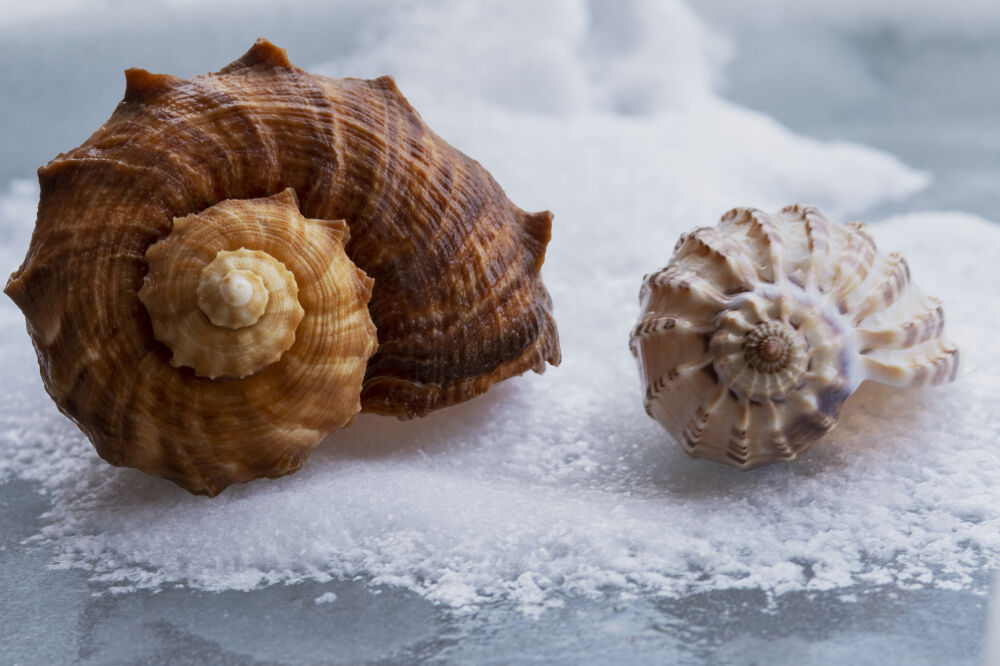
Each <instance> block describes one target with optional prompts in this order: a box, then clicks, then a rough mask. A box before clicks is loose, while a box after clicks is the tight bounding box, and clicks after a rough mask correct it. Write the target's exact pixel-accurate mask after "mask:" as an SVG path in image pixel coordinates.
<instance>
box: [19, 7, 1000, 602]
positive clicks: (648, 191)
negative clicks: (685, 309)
mask: <svg viewBox="0 0 1000 666" xmlns="http://www.w3.org/2000/svg"><path fill="white" fill-rule="evenodd" d="M499 7H502V9H498V8H499ZM529 7H530V8H531V9H530V11H531V14H530V19H531V20H527V18H528V17H529V14H528V12H529ZM586 7H587V5H586V4H585V3H582V2H572V1H568V0H567V1H565V2H558V3H543V4H539V3H527V2H524V3H522V2H514V3H503V4H502V5H500V4H497V5H485V6H481V5H472V4H470V3H453V4H445V5H441V6H438V7H434V8H431V9H430V10H425V9H420V10H418V9H411V10H408V11H405V12H399V13H397V14H396V15H394V18H393V19H392V21H390V22H388V23H386V24H385V25H381V26H380V27H379V28H378V29H377V30H373V31H372V33H371V35H369V37H368V38H367V43H366V44H365V48H364V51H363V54H364V55H362V54H361V53H354V54H350V55H348V56H344V57H340V58H338V59H336V60H333V61H330V62H327V63H324V64H322V65H319V66H317V67H315V68H314V69H316V70H321V71H324V72H326V73H330V74H337V75H342V74H347V73H351V74H358V75H373V74H381V73H385V72H393V73H395V74H396V76H397V80H398V82H399V84H400V87H401V89H402V90H403V91H404V93H406V94H407V95H408V96H409V97H410V99H411V101H412V102H413V103H414V105H415V106H416V107H417V108H418V109H419V110H420V111H421V113H422V114H423V116H424V118H425V119H426V120H427V121H428V123H429V124H430V125H431V126H432V127H433V128H434V129H435V130H436V131H437V132H438V133H439V134H441V135H442V136H443V137H444V138H445V139H447V140H449V141H451V142H452V143H454V144H455V145H456V146H458V147H459V148H461V149H462V150H463V151H465V152H467V153H468V154H470V155H472V156H474V157H475V158H476V159H478V160H480V161H481V162H482V163H483V164H484V165H485V166H486V167H487V168H488V169H490V170H491V172H492V173H493V174H494V176H495V177H496V178H497V179H498V180H499V181H500V182H501V183H502V184H503V185H504V187H505V189H506V191H507V193H508V194H509V195H510V197H511V199H512V200H513V201H514V202H516V203H517V204H518V205H520V206H522V207H524V208H527V209H530V210H540V209H544V208H548V209H551V210H552V211H553V212H554V214H555V216H556V217H555V223H554V228H553V240H552V244H551V245H550V248H549V253H548V257H547V260H546V264H545V268H544V271H543V274H544V278H545V282H546V284H547V285H548V287H549V289H550V291H551V293H552V296H553V300H554V303H555V312H556V316H557V320H558V322H559V327H560V333H561V340H562V347H563V358H564V361H563V364H562V365H561V366H560V367H558V368H551V369H549V370H548V371H547V372H546V374H545V375H542V376H537V375H529V376H524V377H521V378H517V379H512V380H510V381H508V382H505V383H503V384H501V385H498V386H495V387H494V388H492V389H491V390H490V391H489V393H488V394H487V395H485V396H483V397H480V398H477V399H475V400H473V401H471V402H469V403H467V404H464V405H460V406H456V407H453V408H450V409H447V410H444V411H441V412H437V413H435V414H433V415H431V416H429V417H427V418H425V419H421V420H417V421H409V422H397V421H394V420H391V419H386V418H380V417H373V416H364V417H360V418H358V419H357V420H356V421H355V423H354V424H353V425H352V426H351V427H350V428H348V429H346V430H344V431H342V432H339V433H335V434H333V435H332V436H331V437H329V438H328V439H327V440H326V441H325V442H324V443H323V444H322V445H321V446H320V447H319V448H318V449H317V450H316V452H315V453H314V454H313V456H312V457H311V458H310V461H309V463H308V464H307V466H306V467H305V469H303V470H302V471H301V472H299V473H297V474H295V475H293V476H291V477H286V478H283V479H279V480H275V481H260V482H255V483H252V484H248V485H245V486H238V487H232V488H230V489H228V490H227V491H226V492H225V493H223V495H221V496H220V497H218V498H215V499H214V500H207V499H205V498H200V497H193V496H190V495H188V494H187V493H186V492H184V491H183V490H180V489H179V488H177V487H175V486H173V485H172V484H170V483H168V482H165V481H162V480H159V479H155V478H152V477H148V476H146V475H143V474H141V473H139V472H136V471H133V470H123V469H115V468H111V467H109V466H107V465H106V464H105V463H104V462H103V461H101V460H100V459H98V458H97V456H96V454H95V453H94V451H93V449H92V447H91V446H90V444H89V442H87V440H86V439H85V438H84V437H83V436H82V435H81V434H80V433H79V432H78V431H77V430H76V428H75V427H74V426H73V425H72V424H70V423H69V422H68V421H67V420H66V419H65V418H63V417H62V416H61V415H60V414H59V413H58V411H57V410H56V408H55V406H54V405H53V404H52V403H51V401H50V400H49V399H48V397H47V396H46V394H45V392H44V390H43V388H42V387H41V383H40V380H39V377H38V371H37V367H36V365H35V360H34V355H33V353H32V351H31V347H30V343H29V341H28V338H27V336H26V335H25V333H24V330H23V319H22V318H21V315H20V313H19V312H18V311H17V310H16V308H15V307H14V306H13V305H12V304H11V303H10V302H9V301H8V300H6V299H4V300H3V301H0V365H2V367H3V368H4V375H5V378H6V379H7V381H4V382H3V383H2V385H0V405H2V406H0V477H2V478H13V477H17V478H20V479H24V480H30V481H37V482H39V483H40V484H41V486H42V488H43V489H44V491H45V492H46V493H48V494H49V496H50V497H51V499H52V502H53V508H52V510H51V511H50V512H49V513H48V514H46V516H45V525H44V527H43V528H42V529H41V532H40V533H39V534H37V535H36V536H34V537H32V538H33V540H34V541H35V542H44V543H46V544H47V545H49V546H50V547H52V548H54V549H55V551H56V552H57V553H58V558H57V562H56V566H60V567H80V568H83V569H84V570H86V571H88V572H91V575H92V576H93V578H94V579H95V580H100V581H105V582H107V583H110V584H111V585H112V586H113V588H112V589H117V590H131V589H136V588H152V589H161V588H163V587H165V586H172V585H175V584H181V585H186V586H190V587H194V588H199V589H207V590H226V589H238V590H243V589H253V588H257V587H260V586H265V585H270V584H274V583H290V582H296V581H300V580H316V581H327V580H331V579H334V578H337V579H341V578H351V577H355V576H358V577H361V578H362V579H364V580H368V581H371V582H373V583H374V584H385V585H394V586H402V587H404V588H408V589H411V590H414V591H416V592H418V593H420V594H422V595H424V596H425V597H427V598H428V599H430V600H432V601H434V602H436V603H439V604H441V605H443V606H445V607H450V608H454V609H459V610H472V609H476V608H478V607H481V606H482V605H483V604H486V603H492V602H496V601H508V602H511V603H513V604H515V605H517V606H518V607H520V608H521V609H522V610H524V611H525V612H527V613H529V614H538V613H541V612H544V610H545V609H546V608H551V607H556V606H559V605H561V604H563V603H564V602H565V599H566V597H567V596H572V595H583V596H597V595H621V596H629V595H634V594H637V593H640V592H649V593H653V594H660V595H664V596H679V595H683V594H688V593H691V592H697V591H709V590H723V589H734V588H746V589H760V590H764V591H765V592H767V593H768V594H774V595H781V594H783V593H787V592H793V591H802V590H837V589H840V588H849V587H852V586H856V585H859V584H861V585H877V584H895V585H898V586H902V587H909V586H933V587H946V588H957V589H969V588H972V587H974V584H975V583H974V581H973V580H972V576H973V575H974V574H975V573H976V572H977V571H980V570H982V569H992V568H996V567H997V565H998V564H1000V529H998V528H1000V501H998V500H1000V490H998V489H997V488H998V485H997V483H996V481H995V480H996V478H998V477H997V475H998V473H1000V451H998V444H1000V441H998V440H1000V436H998V434H997V429H996V426H995V419H996V409H997V408H996V398H995V396H996V395H997V394H998V391H1000V367H998V366H1000V354H998V352H997V351H996V350H995V347H994V346H993V344H992V338H993V337H994V335H995V334H994V331H995V330H997V329H998V325H1000V312H997V311H996V309H995V308H994V307H991V306H992V304H993V303H995V301H996V285H997V284H998V283H1000V266H998V264H997V262H996V257H997V256H1000V227H997V226H996V225H991V224H988V223H987V222H986V221H984V220H981V219H979V218H977V217H973V216H970V215H966V214H961V213H951V212H927V213H921V214H917V215H908V216H904V217H900V218H896V219H891V220H886V221H884V223H879V224H877V225H874V226H873V227H872V232H873V234H874V236H875V238H876V240H877V241H878V243H879V246H880V247H882V248H883V249H885V250H896V251H900V252H901V253H903V254H904V255H905V256H906V257H907V259H908V261H909V263H910V266H911V268H912V270H913V273H914V279H915V281H916V282H917V283H918V284H920V285H922V286H923V287H924V289H925V290H926V291H927V292H929V293H931V294H933V295H934V296H937V297H939V298H941V299H943V300H944V302H945V305H946V311H947V313H948V317H949V324H948V329H949V331H950V334H951V336H952V337H953V338H954V339H955V341H956V342H957V343H958V344H959V345H960V346H961V347H962V349H963V352H964V354H965V371H964V375H963V376H962V377H961V379H960V381H959V382H958V383H956V384H954V385H950V386H947V387H942V388H938V389H933V390H923V391H912V392H905V391H897V390H894V389H890V388H888V387H880V386H875V385H865V386H863V387H862V389H861V390H860V391H859V392H858V393H857V394H856V395H855V396H854V397H852V398H851V399H850V401H849V402H848V403H847V405H846V406H845V408H844V412H843V419H842V421H841V423H840V425H839V426H838V428H837V429H836V430H835V431H834V432H833V433H832V434H830V435H829V436H827V437H826V438H825V439H824V440H822V441H821V442H820V443H819V444H817V445H816V446H815V447H814V448H813V449H812V450H810V451H809V452H808V453H807V454H805V455H804V456H803V457H802V459H801V460H800V461H798V462H796V463H794V464H791V465H776V466H771V467H767V468H764V469H760V470H757V471H754V472H752V473H742V472H739V471H737V470H734V469H729V468H725V467H721V466H719V465H715V464H712V463H708V462H705V461H698V460H693V459H690V458H688V457H687V456H686V455H685V454H684V453H683V452H682V451H681V450H680V448H679V447H678V446H677V445H676V444H675V443H674V442H672V441H670V438H669V437H668V436H667V435H666V434H665V433H664V432H663V431H662V430H661V429H660V427H659V426H658V425H657V424H656V423H655V422H653V421H652V420H650V419H649V418H648V417H647V416H646V415H645V414H644V412H643V410H642V406H641V399H640V396H639V387H638V379H637V376H636V370H635V367H634V361H633V359H632V358H631V356H630V354H629V352H628V349H627V334H628V330H629V329H630V327H631V326H632V324H633V323H634V319H635V316H636V312H637V293H638V288H639V284H640V281H641V278H642V275H643V273H646V272H650V271H652V270H655V269H657V268H659V267H660V266H662V265H663V264H664V263H665V262H666V261H667V260H668V259H669V256H670V253H671V250H672V248H673V244H674V241H675V240H676V238H677V236H678V235H679V234H680V233H681V232H682V231H685V230H687V229H689V228H691V227H693V226H698V225H705V224H711V223H714V221H715V220H717V219H718V217H719V216H720V215H721V214H722V213H723V212H724V211H725V210H726V209H728V208H731V207H733V206H738V205H753V206H757V207H761V208H765V209H774V208H777V207H780V206H782V205H784V204H787V203H791V202H795V201H801V202H808V203H814V204H816V205H818V206H820V208H821V209H822V210H823V211H824V212H825V213H827V215H828V216H830V217H831V218H835V219H844V217H845V216H848V215H851V214H854V213H857V212H858V211H862V210H864V209H865V208H868V207H870V206H874V205H877V204H879V203H882V202H884V201H887V200H892V199H899V198H902V197H904V196H906V195H908V194H910V193H912V192H914V191H916V190H918V189H919V188H920V187H922V186H923V185H925V184H926V182H927V180H928V178H927V176H926V175H925V174H923V173H921V172H918V171H915V170H913V169H911V168H908V167H906V166H904V165H903V164H902V163H900V162H899V161H898V160H895V159H894V158H892V157H890V156H888V155H886V154H884V153H880V152H878V151H875V150H872V149H868V148H865V147H862V146H857V145H851V144H846V143H836V142H833V143H831V142H820V141H816V140H812V139H807V138H803V137H800V136H796V135H794V134H792V133H790V132H789V131H787V130H785V129H784V128H782V127H781V126H779V125H778V124H777V123H775V122H774V121H772V120H770V119H768V118H767V117H765V116H763V115H760V114H756V113H752V112H749V111H746V110H744V109H740V108H738V107H735V106H733V105H730V104H728V103H725V102H723V101H721V100H720V99H719V98H718V97H717V96H716V94H715V93H714V92H713V89H714V88H713V85H714V84H713V81H714V76H715V73H716V72H717V71H718V67H719V66H720V63H721V62H722V61H723V60H724V58H725V55H726V53H727V52H728V49H727V47H726V46H725V43H721V45H720V41H721V40H720V39H719V38H717V37H713V36H712V35H711V34H710V31H709V30H708V29H707V28H706V27H705V26H704V25H703V24H702V23H701V22H700V20H699V19H698V18H697V17H696V16H695V15H693V14H692V13H691V12H690V11H689V10H688V9H687V8H686V7H685V6H684V5H681V4H679V3H673V2H652V1H650V2H642V1H636V2H631V3H622V7H623V9H622V11H621V12H619V13H617V14H616V15H615V16H614V19H615V20H614V21H610V20H601V21H598V20H597V18H596V15H595V14H594V13H591V12H588V11H587V10H586ZM483 25H488V26H489V27H490V30H489V31H488V32H487V33H485V34H482V35H479V34H478V33H477V31H478V30H480V29H481V26H483ZM664 34H667V35H674V36H675V37H676V38H675V39H670V40H663V39H658V38H657V35H661V36H662V35H664ZM666 42H669V45H668V46H664V43H666ZM594 49H604V51H603V52H602V53H601V54H600V55H599V56H596V55H595V51H594ZM456 53H463V54H467V58H468V62H470V63H472V64H473V65H474V66H466V64H465V63H466V61H464V60H462V61H457V62H456V56H455V54H456ZM233 55H234V57H235V56H236V55H238V54H233ZM292 55H293V57H294V51H293V54H292ZM463 57H465V56H464V55H463ZM221 64H222V63H211V64H207V65H206V69H207V68H210V67H211V68H215V67H217V66H220V65H221ZM300 64H303V65H308V64H309V63H300ZM525 72H527V73H528V75H525ZM625 74H629V75H632V76H634V77H635V78H629V76H625ZM36 199H37V188H36V187H35V186H34V185H33V184H32V183H30V182H29V181H16V182H14V183H11V184H10V185H9V186H8V188H7V191H6V193H5V194H4V195H3V196H2V198H0V234H2V235H0V262H2V268H4V269H8V270H13V268H15V267H16V265H17V264H18V263H19V262H20V260H21V258H22V256H23V251H24V248H25V247H26V246H27V241H28V236H29V234H30V230H31V227H32V223H33V219H32V218H33V215H34V206H35V201H36ZM248 444H249V443H248ZM331 594H332V593H331ZM315 601H316V603H317V604H320V605H324V604H327V603H333V604H334V605H335V606H336V605H339V604H338V603H335V602H336V595H333V596H332V597H331V596H327V595H326V594H324V595H322V596H321V597H318V598H316V599H315Z"/></svg>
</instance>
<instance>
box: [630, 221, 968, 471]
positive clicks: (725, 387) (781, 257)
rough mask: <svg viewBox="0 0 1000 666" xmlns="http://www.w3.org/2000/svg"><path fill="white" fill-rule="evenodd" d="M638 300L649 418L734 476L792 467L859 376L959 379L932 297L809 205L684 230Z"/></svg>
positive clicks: (859, 237)
mask: <svg viewBox="0 0 1000 666" xmlns="http://www.w3.org/2000/svg"><path fill="white" fill-rule="evenodd" d="M639 299H640V315H639V321H638V323H637V324H636V326H635V327H634V328H633V330H632V333H631V336H630V342H629V346H630V348H631V350H632V353H633V355H634V356H635V357H636V359H637V361H638V364H639V374H640V379H641V382H642V387H643V390H644V392H645V396H644V405H645V408H646V412H647V413H648V414H649V415H650V416H651V417H652V418H654V419H656V420H657V421H659V422H660V424H661V425H663V427H664V428H665V429H666V430H667V432H669V433H670V434H671V436H673V437H674V439H676V440H677V441H678V442H679V443H680V444H681V446H682V447H683V448H684V450H685V451H687V452H688V453H689V454H691V455H693V456H696V457H700V458H707V459H709V460H715V461H718V462H723V463H727V464H730V465H733V466H735V467H739V468H741V469H751V468H753V467H757V466H759V465H763V464H766V463H769V462H774V461H777V460H794V459H795V458H796V457H797V456H798V455H799V454H800V453H801V452H802V451H803V450H805V449H806V448H807V447H808V446H809V445H810V444H811V443H812V442H814V441H815V440H817V439H819V438H820V437H821V436H822V435H823V434H825V433H826V432H828V431H829V430H831V429H832V428H833V427H834V426H835V425H836V423H837V418H838V415H839V413H840V408H841V406H842V405H843V403H844V401H845V400H846V399H847V398H848V397H849V396H850V395H851V394H852V393H853V392H854V391H855V390H856V389H857V388H858V386H859V385H860V384H861V383H862V382H863V381H865V380H867V379H871V380H874V381H878V382H882V383H885V384H891V385H894V386H899V387H919V386H931V385H937V384H943V383H946V382H951V381H954V379H955V378H956V376H957V374H958V368H959V352H958V349H956V348H955V347H954V345H952V344H951V343H950V342H949V341H948V340H947V339H946V338H945V337H944V310H943V308H942V306H941V303H940V301H938V300H937V299H934V298H931V297H929V296H926V295H924V293H923V292H922V291H920V289H919V288H918V287H917V286H916V285H914V284H913V283H912V282H911V281H910V269H909V267H908V266H907V264H906V261H905V260H904V259H903V257H901V256H900V255H898V254H894V253H893V254H884V253H881V252H879V251H878V250H877V249H876V247H875V241H874V240H873V239H872V237H871V235H870V234H869V233H868V230H867V228H866V227H865V226H864V225H863V224H861V223H859V222H852V223H848V224H836V223H832V222H829V221H828V220H827V219H826V218H824V217H823V216H822V215H821V214H820V213H819V211H818V210H816V209H815V208H813V207H811V206H802V205H793V206H788V207H786V208H784V209H782V210H781V211H780V212H778V213H775V214H767V213H764V212H762V211H759V210H756V209H753V208H736V209H733V210H731V211H729V212H728V213H726V214H725V215H723V217H722V220H721V221H720V222H719V224H718V225H717V226H715V227H701V228H698V229H695V230H693V231H691V232H690V233H686V234H683V235H682V236H681V238H680V240H679V241H678V242H677V245H676V247H675V248H674V255H673V257H672V258H671V260H670V263H669V264H667V266H666V267H665V268H663V269H662V270H660V271H657V272H655V273H653V274H651V275H647V276H646V277H645V278H644V280H643V285H642V289H641V290H640V296H639Z"/></svg>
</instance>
